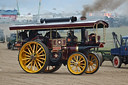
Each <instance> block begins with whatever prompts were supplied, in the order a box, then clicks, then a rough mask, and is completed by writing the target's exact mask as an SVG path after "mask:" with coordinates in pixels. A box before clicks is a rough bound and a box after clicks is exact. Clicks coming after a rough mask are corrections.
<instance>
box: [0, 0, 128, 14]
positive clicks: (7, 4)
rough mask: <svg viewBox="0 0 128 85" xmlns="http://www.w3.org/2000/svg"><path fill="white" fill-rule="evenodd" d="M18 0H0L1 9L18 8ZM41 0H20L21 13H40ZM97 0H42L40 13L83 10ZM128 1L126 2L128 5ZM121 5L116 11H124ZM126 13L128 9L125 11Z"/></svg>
mask: <svg viewBox="0 0 128 85" xmlns="http://www.w3.org/2000/svg"><path fill="white" fill-rule="evenodd" d="M16 1H17V0H0V9H6V10H7V9H17V4H16ZM39 1H40V0H18V4H19V11H20V14H21V15H22V14H28V13H31V14H32V15H33V14H38V8H39ZM94 1H95V0H41V7H40V14H43V13H46V12H54V13H74V12H81V11H82V10H83V5H91V4H92V3H93V2H94ZM127 4H128V3H125V5H127ZM122 9H126V10H128V9H127V7H125V6H121V7H120V8H118V9H117V10H116V11H120V13H123V10H122ZM125 12H126V13H127V12H128V11H125Z"/></svg>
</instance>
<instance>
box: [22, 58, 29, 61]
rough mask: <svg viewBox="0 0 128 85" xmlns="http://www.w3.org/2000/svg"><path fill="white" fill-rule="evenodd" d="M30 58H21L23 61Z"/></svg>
mask: <svg viewBox="0 0 128 85" xmlns="http://www.w3.org/2000/svg"><path fill="white" fill-rule="evenodd" d="M30 59H31V58H23V59H22V60H23V61H25V60H30Z"/></svg>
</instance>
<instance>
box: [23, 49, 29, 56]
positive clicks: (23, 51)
mask: <svg viewBox="0 0 128 85" xmlns="http://www.w3.org/2000/svg"><path fill="white" fill-rule="evenodd" d="M23 52H24V53H26V54H28V55H31V54H30V53H29V52H27V51H25V50H24V51H23Z"/></svg>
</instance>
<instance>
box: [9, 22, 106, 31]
mask: <svg viewBox="0 0 128 85" xmlns="http://www.w3.org/2000/svg"><path fill="white" fill-rule="evenodd" d="M96 26H97V28H103V27H105V28H108V23H107V22H105V21H102V20H98V21H82V22H65V23H49V24H31V25H17V26H11V27H9V29H10V30H65V29H67V30H68V29H80V28H83V27H84V28H85V29H92V28H96Z"/></svg>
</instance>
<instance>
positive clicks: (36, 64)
mask: <svg viewBox="0 0 128 85" xmlns="http://www.w3.org/2000/svg"><path fill="white" fill-rule="evenodd" d="M35 65H36V67H37V69H39V67H38V65H37V62H36V61H35Z"/></svg>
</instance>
